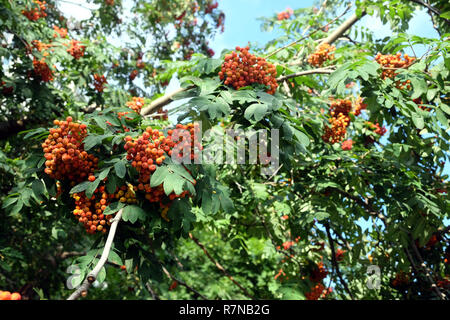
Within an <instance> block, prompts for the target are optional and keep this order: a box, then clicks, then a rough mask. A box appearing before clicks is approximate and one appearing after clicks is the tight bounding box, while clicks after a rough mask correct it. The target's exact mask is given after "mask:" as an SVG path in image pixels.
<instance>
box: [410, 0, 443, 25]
mask: <svg viewBox="0 0 450 320" xmlns="http://www.w3.org/2000/svg"><path fill="white" fill-rule="evenodd" d="M409 1H411V2H414V3H416V4H418V5H421V6H423V7H426V8H427V9H428V10H430V11H431V12H433V13H434V14H436V15H438V16H440V15H441V12H440V11H439V10H438V9H436V8H435V7H432V6H431V5H429V4H428V3H425V2H423V1H420V0H409ZM445 20H447V19H445Z"/></svg>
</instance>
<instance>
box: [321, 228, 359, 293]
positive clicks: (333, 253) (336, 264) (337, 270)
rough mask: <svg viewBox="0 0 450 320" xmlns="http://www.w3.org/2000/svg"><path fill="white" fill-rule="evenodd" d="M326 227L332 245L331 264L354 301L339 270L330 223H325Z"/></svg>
mask: <svg viewBox="0 0 450 320" xmlns="http://www.w3.org/2000/svg"><path fill="white" fill-rule="evenodd" d="M324 226H325V230H326V232H327V237H328V242H329V243H330V248H331V263H332V264H333V266H334V268H335V269H336V274H337V276H338V278H339V280H340V281H341V283H342V285H343V286H344V288H345V291H347V293H348V294H349V296H350V298H351V299H352V300H354V297H353V294H352V292H351V291H350V288H349V287H348V284H347V282H346V281H345V280H344V278H343V277H342V273H341V270H340V269H339V263H338V262H337V261H336V252H335V250H334V240H333V238H332V237H331V232H330V225H329V224H328V223H325V224H324Z"/></svg>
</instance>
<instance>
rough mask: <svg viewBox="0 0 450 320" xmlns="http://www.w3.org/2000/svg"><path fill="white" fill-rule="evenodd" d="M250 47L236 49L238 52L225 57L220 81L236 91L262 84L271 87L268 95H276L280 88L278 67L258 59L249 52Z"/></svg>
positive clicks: (260, 58)
mask: <svg viewBox="0 0 450 320" xmlns="http://www.w3.org/2000/svg"><path fill="white" fill-rule="evenodd" d="M248 50H249V47H248V46H247V47H245V48H241V47H236V51H238V52H239V53H237V52H236V51H233V52H231V53H230V54H227V55H226V56H225V61H224V63H223V64H222V69H221V71H220V72H219V76H220V80H225V81H224V83H225V84H226V85H231V86H233V87H234V89H236V90H237V89H239V88H242V87H245V86H248V85H250V84H252V83H260V84H264V85H266V86H268V87H269V89H268V90H267V93H269V94H274V93H275V91H276V89H277V88H278V83H277V79H276V75H277V69H276V67H275V66H274V65H273V64H271V63H268V62H267V61H266V59H264V58H262V57H256V56H254V55H252V54H251V53H249V52H248Z"/></svg>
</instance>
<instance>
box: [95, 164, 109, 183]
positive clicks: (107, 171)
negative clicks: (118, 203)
mask: <svg viewBox="0 0 450 320" xmlns="http://www.w3.org/2000/svg"><path fill="white" fill-rule="evenodd" d="M110 170H111V167H108V168H106V169H104V170H103V171H102V172H100V174H99V175H98V178H97V179H99V180H103V179H105V178H106V177H107V176H108V173H109V171H110Z"/></svg>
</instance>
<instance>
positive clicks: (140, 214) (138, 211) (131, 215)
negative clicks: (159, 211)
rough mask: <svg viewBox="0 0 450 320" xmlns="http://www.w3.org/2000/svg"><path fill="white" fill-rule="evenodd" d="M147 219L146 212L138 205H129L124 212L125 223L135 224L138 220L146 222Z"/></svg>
mask: <svg viewBox="0 0 450 320" xmlns="http://www.w3.org/2000/svg"><path fill="white" fill-rule="evenodd" d="M145 217H146V213H145V211H144V210H143V209H142V208H141V207H138V206H136V205H127V206H126V207H125V208H124V209H123V211H122V219H123V221H129V222H131V223H135V222H136V221H137V220H138V219H139V220H142V221H143V220H145Z"/></svg>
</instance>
